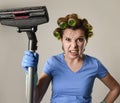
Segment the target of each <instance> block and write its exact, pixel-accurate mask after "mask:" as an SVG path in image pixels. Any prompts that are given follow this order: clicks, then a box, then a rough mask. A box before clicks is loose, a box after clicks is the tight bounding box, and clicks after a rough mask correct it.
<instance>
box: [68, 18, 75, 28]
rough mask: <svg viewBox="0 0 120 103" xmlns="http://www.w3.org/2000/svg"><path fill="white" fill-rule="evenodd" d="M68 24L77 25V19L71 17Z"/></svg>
mask: <svg viewBox="0 0 120 103" xmlns="http://www.w3.org/2000/svg"><path fill="white" fill-rule="evenodd" d="M68 25H69V26H72V27H74V26H76V20H75V19H73V18H70V19H69V20H68Z"/></svg>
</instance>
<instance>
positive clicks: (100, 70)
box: [97, 61, 108, 79]
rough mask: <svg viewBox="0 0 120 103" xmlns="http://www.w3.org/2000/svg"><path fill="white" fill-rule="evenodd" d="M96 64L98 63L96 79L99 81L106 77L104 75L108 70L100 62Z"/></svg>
mask: <svg viewBox="0 0 120 103" xmlns="http://www.w3.org/2000/svg"><path fill="white" fill-rule="evenodd" d="M97 63H98V72H97V77H98V78H99V79H101V78H103V77H105V76H106V74H107V73H108V70H107V68H106V67H105V66H104V65H103V64H102V63H101V62H100V61H98V62H97Z"/></svg>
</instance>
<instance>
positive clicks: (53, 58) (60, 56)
mask: <svg viewBox="0 0 120 103" xmlns="http://www.w3.org/2000/svg"><path fill="white" fill-rule="evenodd" d="M63 59H64V54H63V53H60V54H56V55H52V56H50V57H49V58H48V60H47V61H49V62H61V61H63Z"/></svg>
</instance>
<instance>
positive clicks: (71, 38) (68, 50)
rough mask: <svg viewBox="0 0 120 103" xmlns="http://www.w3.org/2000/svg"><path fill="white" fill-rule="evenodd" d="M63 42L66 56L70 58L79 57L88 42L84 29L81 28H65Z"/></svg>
mask: <svg viewBox="0 0 120 103" xmlns="http://www.w3.org/2000/svg"><path fill="white" fill-rule="evenodd" d="M61 42H62V47H63V50H64V53H65V56H67V57H68V58H70V59H75V58H79V57H80V56H81V55H82V54H83V52H84V49H85V46H86V43H87V42H86V39H85V34H84V31H83V30H81V29H76V30H72V29H65V30H64V32H63V38H62V39H61Z"/></svg>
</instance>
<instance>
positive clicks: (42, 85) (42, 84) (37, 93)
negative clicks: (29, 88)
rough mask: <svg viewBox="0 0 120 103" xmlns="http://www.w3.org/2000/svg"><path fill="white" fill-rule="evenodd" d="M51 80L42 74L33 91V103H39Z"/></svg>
mask: <svg viewBox="0 0 120 103" xmlns="http://www.w3.org/2000/svg"><path fill="white" fill-rule="evenodd" d="M50 81H51V78H50V77H49V76H48V75H47V74H45V73H42V74H41V77H40V79H39V80H38V83H37V85H36V87H35V90H34V103H40V101H41V100H42V98H43V96H44V94H45V93H46V91H47V89H48V86H49V84H50Z"/></svg>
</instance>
